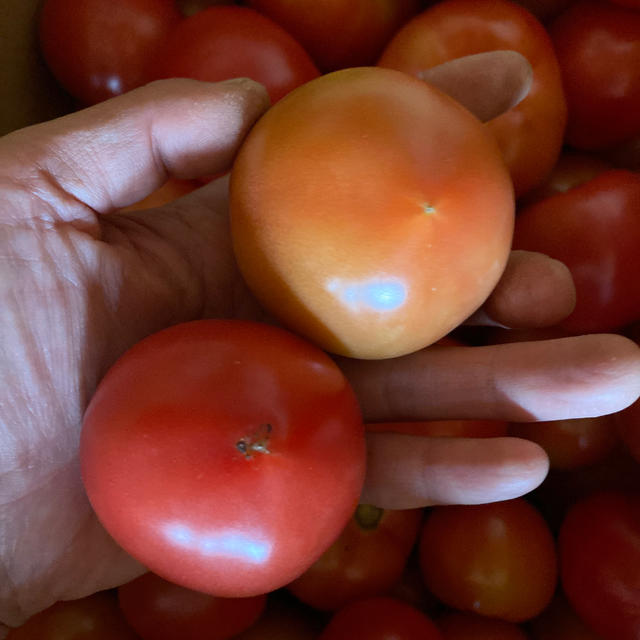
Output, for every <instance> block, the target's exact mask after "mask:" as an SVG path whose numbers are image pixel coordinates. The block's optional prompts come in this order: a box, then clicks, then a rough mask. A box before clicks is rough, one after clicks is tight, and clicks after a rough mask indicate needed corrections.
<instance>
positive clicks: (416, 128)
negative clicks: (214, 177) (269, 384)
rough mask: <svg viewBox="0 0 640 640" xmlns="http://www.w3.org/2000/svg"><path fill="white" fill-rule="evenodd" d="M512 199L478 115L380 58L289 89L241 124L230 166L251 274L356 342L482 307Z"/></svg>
mask: <svg viewBox="0 0 640 640" xmlns="http://www.w3.org/2000/svg"><path fill="white" fill-rule="evenodd" d="M513 210H514V201H513V191H512V185H511V181H510V179H509V175H508V172H507V171H506V168H505V166H504V163H503V161H502V159H501V157H500V152H499V150H498V148H497V146H496V145H495V143H494V141H493V140H492V139H491V136H490V135H489V134H488V132H487V131H486V129H485V128H484V127H483V126H482V125H481V123H480V121H479V120H477V119H476V118H475V117H473V116H472V115H471V114H470V113H469V112H468V111H467V110H466V109H464V108H463V107H462V106H461V105H460V104H459V103H457V102H455V101H454V100H453V99H451V98H449V97H448V96H446V95H444V94H443V93H442V92H440V91H439V90H437V89H435V88H433V87H431V86H430V85H428V84H427V83H425V82H423V81H421V80H417V79H416V78H412V77H411V76H409V75H407V74H404V73H400V72H398V71H394V70H391V69H382V68H375V67H370V68H369V67H363V68H356V69H345V70H342V71H336V72H334V73H331V74H327V75H324V76H322V77H320V78H317V79H316V80H313V81H311V82H309V83H307V84H306V85H303V86H302V87H299V88H298V89H296V90H294V91H293V92H291V93H290V94H289V95H288V96H286V97H285V98H284V99H283V100H281V101H280V102H279V103H278V104H276V105H274V107H272V108H271V109H270V110H269V111H268V112H267V113H266V115H265V116H263V117H262V119H261V120H260V121H259V122H258V123H257V125H256V126H255V127H254V128H253V130H252V131H251V133H250V134H249V136H248V138H247V140H246V141H245V143H244V144H243V146H242V149H241V150H240V152H239V155H238V157H237V159H236V162H235V165H234V167H233V170H232V174H231V192H230V211H231V231H232V236H233V242H234V249H235V253H236V257H237V259H238V264H239V266H240V269H241V271H242V273H243V275H244V277H245V280H246V281H247V283H248V285H249V286H250V288H251V289H252V290H253V292H254V293H255V294H256V296H257V297H258V299H259V300H260V301H261V302H262V303H263V304H264V306H265V307H266V308H267V309H268V310H269V311H271V312H272V313H273V314H274V315H275V316H276V317H278V318H280V319H281V320H282V322H283V323H284V324H286V325H287V326H288V327H290V328H292V329H293V330H295V331H297V332H299V333H301V334H303V335H305V336H306V337H307V338H309V339H311V340H313V341H315V342H316V343H317V344H319V345H320V346H322V347H323V348H325V349H326V350H328V351H332V352H334V353H339V354H342V355H347V356H353V357H358V358H386V357H393V356H398V355H401V354H404V353H409V352H412V351H415V350H417V349H420V348H422V347H424V346H427V345H428V344H431V343H432V342H435V341H436V340H438V339H440V338H442V337H443V336H444V335H446V334H447V333H449V331H451V330H452V329H453V328H454V327H455V326H457V325H458V324H460V323H461V322H462V321H463V320H464V319H465V318H467V317H468V316H469V315H470V314H471V313H472V312H473V311H474V310H475V309H476V308H477V307H479V306H480V305H481V304H482V302H483V301H484V300H485V299H486V297H487V296H488V295H489V293H490V292H491V291H492V289H493V288H494V286H495V285H496V283H497V281H498V279H499V278H500V275H501V274H502V271H503V269H504V266H505V264H506V260H507V257H508V255H509V249H510V244H511V237H512V229H513V222H514V215H513Z"/></svg>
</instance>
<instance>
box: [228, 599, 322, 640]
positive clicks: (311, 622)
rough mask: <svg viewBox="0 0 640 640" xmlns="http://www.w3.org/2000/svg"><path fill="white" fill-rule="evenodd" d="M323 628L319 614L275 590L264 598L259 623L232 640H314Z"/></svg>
mask: <svg viewBox="0 0 640 640" xmlns="http://www.w3.org/2000/svg"><path fill="white" fill-rule="evenodd" d="M325 624H326V619H325V616H324V615H323V614H321V613H320V612H316V611H314V610H313V609H311V608H310V607H307V606H306V605H303V604H302V603H301V602H300V601H298V600H296V599H295V598H294V597H293V596H292V595H290V594H289V593H288V592H287V591H286V590H284V589H279V590H278V591H274V592H272V593H270V594H269V595H268V598H267V608H266V610H265V612H264V613H263V614H262V615H261V616H260V619H259V620H258V621H257V622H256V623H255V624H253V625H251V627H249V628H248V629H247V630H246V631H243V632H242V633H240V634H238V635H237V636H234V638H233V640H316V639H317V637H318V635H319V634H320V630H321V629H322V628H323V627H324V626H325Z"/></svg>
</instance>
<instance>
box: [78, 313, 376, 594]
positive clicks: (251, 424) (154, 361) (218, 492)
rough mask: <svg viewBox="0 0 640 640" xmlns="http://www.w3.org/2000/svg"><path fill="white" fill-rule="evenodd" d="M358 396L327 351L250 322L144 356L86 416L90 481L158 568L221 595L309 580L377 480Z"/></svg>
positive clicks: (124, 535) (125, 363) (175, 340)
mask: <svg viewBox="0 0 640 640" xmlns="http://www.w3.org/2000/svg"><path fill="white" fill-rule="evenodd" d="M361 420H362V419H361V416H360V411H359V407H358V404H357V401H356V398H355V395H354V393H353V391H352V390H351V388H350V386H349V385H348V383H347V381H346V379H345V378H344V376H343V374H342V372H341V371H340V370H339V369H338V367H337V366H336V364H335V363H334V362H333V361H332V360H331V359H330V358H329V357H328V356H327V355H326V354H325V353H323V352H322V351H320V350H319V349H317V348H316V347H314V346H312V345H310V344H308V343H307V342H306V341H304V340H302V339H300V338H298V337H297V336H294V335H293V334H290V333H288V332H285V331H283V330H281V329H277V328H274V327H270V326H267V325H261V324H258V323H252V322H243V321H240V320H237V321H233V320H207V321H199V322H189V323H184V324H180V325H176V326H174V327H171V328H169V329H166V330H164V331H161V332H159V333H156V334H154V335H152V336H150V337H149V338H146V339H145V340H143V341H142V342H140V343H138V344H137V345H135V346H134V347H133V348H132V349H131V350H129V351H128V352H127V353H125V355H124V356H123V357H122V358H121V359H120V360H119V361H118V362H117V363H116V364H115V365H114V366H113V367H112V368H111V370H110V371H109V372H108V373H107V375H106V376H105V378H104V379H103V380H102V382H101V383H100V385H99V387H98V389H97V391H96V393H95V395H94V397H93V399H92V401H91V403H90V406H89V408H88V410H87V413H86V416H85V420H84V427H83V432H82V439H81V460H82V474H83V479H84V483H85V487H86V489H87V494H88V496H89V499H90V500H91V503H92V505H93V507H94V509H95V511H96V513H97V515H98V517H99V518H100V519H101V521H102V522H103V524H104V525H105V527H106V528H107V530H108V531H109V532H110V533H111V535H112V536H113V537H114V538H115V539H116V541H117V542H119V543H120V544H121V546H122V547H123V548H124V549H125V550H126V551H128V552H129V553H131V554H132V555H133V556H134V557H136V558H137V559H138V560H140V562H142V563H143V564H144V565H145V566H146V567H148V568H149V570H151V571H153V572H154V573H157V574H159V575H161V576H162V577H163V578H165V579H168V580H170V581H172V582H175V583H176V584H180V585H182V586H185V587H188V588H190V589H196V590H198V591H203V592H205V593H210V594H212V595H217V596H220V597H244V596H251V595H256V594H260V593H265V592H268V591H271V590H273V589H275V588H277V587H280V586H283V585H284V584H287V583H289V582H291V581H292V580H293V579H295V578H297V577H298V576H299V575H300V574H301V573H302V572H303V571H305V570H306V569H307V568H308V567H309V566H310V565H311V564H313V562H315V560H317V559H318V558H319V557H320V555H322V553H323V552H324V551H325V550H326V549H327V548H328V547H329V546H330V545H331V543H332V542H333V541H334V540H335V539H336V538H337V537H338V535H340V532H341V531H342V529H343V528H344V526H345V524H346V523H347V521H348V520H349V518H350V517H351V515H352V514H353V510H354V509H355V507H356V504H357V500H358V497H359V495H360V492H361V489H362V483H363V479H364V460H365V447H364V429H363V426H362V421H361Z"/></svg>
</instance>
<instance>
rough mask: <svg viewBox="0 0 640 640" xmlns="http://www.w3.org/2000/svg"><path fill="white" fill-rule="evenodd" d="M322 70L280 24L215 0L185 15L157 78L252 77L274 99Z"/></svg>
mask: <svg viewBox="0 0 640 640" xmlns="http://www.w3.org/2000/svg"><path fill="white" fill-rule="evenodd" d="M319 74H320V72H319V71H318V69H317V68H316V66H315V65H314V63H313V62H312V60H311V58H310V57H309V55H308V54H307V52H306V51H305V50H304V49H303V48H302V45H300V44H299V43H298V42H297V41H296V40H295V39H294V38H293V37H292V36H291V35H289V33H287V32H286V31H285V30H284V29H283V28H282V27H280V26H279V25H278V24H276V23H275V22H273V21H272V20H270V19H269V18H267V17H266V16H263V15H262V14H260V13H258V12H257V11H253V10H252V9H248V8H246V7H236V6H215V7H209V8H208V9H204V10H202V11H200V12H198V13H196V14H195V15H193V16H191V17H189V18H186V19H184V20H183V21H182V22H181V23H180V25H178V26H177V27H176V28H175V29H174V30H173V31H172V32H171V34H170V35H169V38H168V39H167V41H166V42H165V43H164V45H163V47H162V49H161V50H160V52H159V54H158V58H157V63H156V65H155V67H154V76H155V77H156V78H194V79H195V80H206V81H208V82H217V81H220V80H227V79H229V78H236V77H248V78H251V79H252V80H256V81H257V82H260V83H262V84H263V85H264V86H265V87H266V88H267V91H268V92H269V97H270V98H271V101H272V102H277V101H278V100H280V98H282V96H284V95H286V94H287V93H289V91H291V90H292V89H293V88H294V87H297V86H298V85H301V84H304V83H305V82H308V81H309V80H312V79H313V78H315V77H317V76H318V75H319Z"/></svg>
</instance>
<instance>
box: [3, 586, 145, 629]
mask: <svg viewBox="0 0 640 640" xmlns="http://www.w3.org/2000/svg"><path fill="white" fill-rule="evenodd" d="M7 640H138V636H137V635H136V634H135V632H134V631H133V629H132V628H131V627H130V626H129V624H128V623H127V621H126V620H125V618H124V616H123V615H122V612H121V611H120V609H119V608H118V601H117V600H116V597H115V594H114V593H113V592H109V591H101V592H99V593H94V594H93V595H92V596H89V597H87V598H81V599H80V600H69V601H66V602H57V603H56V604H54V605H53V606H51V607H49V608H48V609H45V610H44V611H41V612H40V613H38V614H36V615H35V616H33V617H31V618H29V620H27V622H25V623H24V624H23V625H22V626H21V627H18V628H16V629H12V630H11V631H10V632H9V635H8V636H7Z"/></svg>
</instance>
